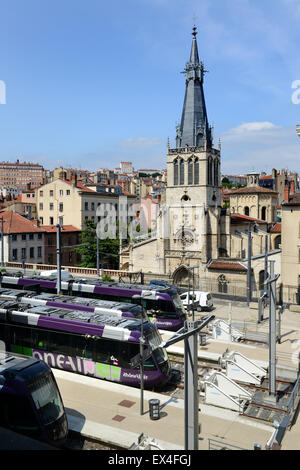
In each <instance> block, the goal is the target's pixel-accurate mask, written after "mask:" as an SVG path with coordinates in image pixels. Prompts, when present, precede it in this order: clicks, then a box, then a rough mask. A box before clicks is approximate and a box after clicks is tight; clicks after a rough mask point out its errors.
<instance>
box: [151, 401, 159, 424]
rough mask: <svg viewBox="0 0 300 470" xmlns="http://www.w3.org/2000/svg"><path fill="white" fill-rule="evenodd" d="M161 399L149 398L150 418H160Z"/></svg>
mask: <svg viewBox="0 0 300 470" xmlns="http://www.w3.org/2000/svg"><path fill="white" fill-rule="evenodd" d="M159 404H160V401H159V400H157V399H156V398H152V399H151V400H149V410H150V419H159V418H160V410H159Z"/></svg>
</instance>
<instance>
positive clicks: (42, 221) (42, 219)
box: [40, 217, 44, 225]
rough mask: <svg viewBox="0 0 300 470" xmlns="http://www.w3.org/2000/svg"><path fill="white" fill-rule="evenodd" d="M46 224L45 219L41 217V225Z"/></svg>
mask: <svg viewBox="0 0 300 470" xmlns="http://www.w3.org/2000/svg"><path fill="white" fill-rule="evenodd" d="M43 223H44V217H40V224H41V225H43Z"/></svg>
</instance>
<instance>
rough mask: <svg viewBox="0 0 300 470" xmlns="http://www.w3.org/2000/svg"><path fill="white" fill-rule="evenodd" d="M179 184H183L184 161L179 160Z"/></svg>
mask: <svg viewBox="0 0 300 470" xmlns="http://www.w3.org/2000/svg"><path fill="white" fill-rule="evenodd" d="M179 184H181V185H182V184H184V160H180V164H179Z"/></svg>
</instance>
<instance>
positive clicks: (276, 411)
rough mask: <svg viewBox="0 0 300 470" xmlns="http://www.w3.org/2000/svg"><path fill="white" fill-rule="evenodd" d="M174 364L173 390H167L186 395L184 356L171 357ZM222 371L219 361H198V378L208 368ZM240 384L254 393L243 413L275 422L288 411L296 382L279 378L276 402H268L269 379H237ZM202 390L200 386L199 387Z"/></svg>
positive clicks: (250, 416) (178, 396) (201, 376)
mask: <svg viewBox="0 0 300 470" xmlns="http://www.w3.org/2000/svg"><path fill="white" fill-rule="evenodd" d="M170 362H171V364H172V366H173V381H172V383H173V386H174V388H173V390H171V391H170V390H169V391H167V394H170V393H171V394H172V396H176V398H183V397H184V361H183V359H182V358H176V359H175V358H174V357H173V358H170ZM211 369H213V370H215V371H219V372H220V371H221V370H222V369H221V367H220V365H219V364H218V363H217V362H213V361H210V362H203V361H201V360H199V361H198V379H199V380H201V379H202V378H203V376H204V374H205V373H206V372H207V371H208V370H211ZM235 382H236V383H237V384H238V385H240V386H241V387H243V388H244V389H245V390H246V391H249V392H250V393H251V394H252V398H251V399H250V400H249V402H247V404H246V405H245V406H244V409H243V410H241V413H240V414H241V415H243V416H245V417H249V418H255V419H258V420H260V421H265V422H268V423H269V422H273V421H275V420H277V421H279V422H280V421H281V420H282V419H283V417H284V416H285V414H286V413H287V411H286V406H287V403H288V400H289V397H290V395H291V393H292V390H293V387H294V382H291V381H288V380H282V379H277V380H276V390H277V400H276V403H275V404H272V403H268V402H267V400H268V397H269V380H268V378H265V379H264V380H263V381H262V383H261V384H260V385H254V384H245V383H244V382H239V381H235ZM198 391H199V392H200V388H198Z"/></svg>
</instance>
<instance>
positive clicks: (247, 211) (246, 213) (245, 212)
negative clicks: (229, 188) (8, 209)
mask: <svg viewBox="0 0 300 470" xmlns="http://www.w3.org/2000/svg"><path fill="white" fill-rule="evenodd" d="M244 214H245V215H247V216H249V214H250V210H249V207H248V206H246V207H245V208H244Z"/></svg>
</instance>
